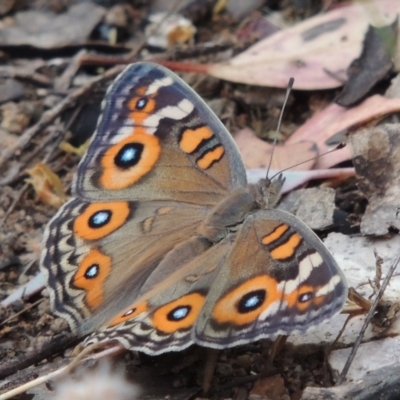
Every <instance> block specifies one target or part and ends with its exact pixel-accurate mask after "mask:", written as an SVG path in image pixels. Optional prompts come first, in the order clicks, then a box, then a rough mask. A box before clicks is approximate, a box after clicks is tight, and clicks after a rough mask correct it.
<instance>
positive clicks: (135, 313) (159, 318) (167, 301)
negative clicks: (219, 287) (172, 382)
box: [84, 238, 231, 355]
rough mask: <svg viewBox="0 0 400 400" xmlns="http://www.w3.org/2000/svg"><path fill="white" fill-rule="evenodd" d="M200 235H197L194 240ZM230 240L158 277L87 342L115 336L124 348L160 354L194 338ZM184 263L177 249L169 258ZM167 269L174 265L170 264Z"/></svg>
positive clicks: (184, 346) (175, 349)
mask: <svg viewBox="0 0 400 400" xmlns="http://www.w3.org/2000/svg"><path fill="white" fill-rule="evenodd" d="M198 240H200V239H199V238H195V239H193V240H192V241H194V242H196V241H198ZM230 246H231V243H230V241H228V240H224V241H222V242H220V243H217V244H215V245H214V246H212V247H210V248H209V249H207V250H206V251H204V252H203V253H202V254H200V255H198V256H197V257H194V258H193V260H192V261H190V262H188V263H186V264H184V265H181V267H180V268H179V269H178V270H176V271H175V272H173V273H171V274H170V275H169V276H167V277H166V278H165V279H164V280H163V281H160V282H158V284H156V285H155V286H153V287H152V288H151V289H149V290H145V291H144V293H143V295H142V296H140V297H139V298H138V299H136V300H135V301H134V302H133V303H132V304H131V305H130V306H128V307H127V308H125V309H124V310H122V311H121V312H119V313H118V314H116V315H115V316H114V318H112V319H111V320H110V321H108V323H107V324H105V325H104V326H103V327H102V329H99V330H98V331H96V332H95V333H93V334H92V335H91V336H90V337H89V338H88V339H87V340H86V341H85V343H84V345H89V344H92V343H96V342H103V341H112V340H116V341H118V342H120V343H121V344H122V345H123V346H124V347H125V348H127V349H130V350H136V351H141V352H144V353H147V354H149V355H158V354H162V353H165V352H170V351H178V350H183V349H185V348H186V347H188V346H190V345H191V344H193V328H194V326H195V323H196V320H197V318H198V315H199V314H200V312H201V309H202V307H203V305H204V303H205V301H206V298H207V293H208V290H209V288H210V287H211V286H212V284H213V281H214V279H215V277H216V275H217V274H218V271H219V270H220V268H221V266H222V265H223V264H224V263H225V259H226V256H227V254H228V253H229V249H230ZM165 261H166V263H167V264H172V265H176V264H178V265H179V264H181V263H182V258H181V257H180V255H179V253H175V254H172V256H171V257H170V258H169V259H168V260H165ZM166 267H167V268H166V269H169V270H171V269H173V268H172V267H171V265H169V268H168V265H166Z"/></svg>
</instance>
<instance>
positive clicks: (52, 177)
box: [25, 163, 67, 208]
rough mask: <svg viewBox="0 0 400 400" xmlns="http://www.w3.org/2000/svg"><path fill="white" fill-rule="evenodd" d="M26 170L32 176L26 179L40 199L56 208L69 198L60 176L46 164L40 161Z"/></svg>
mask: <svg viewBox="0 0 400 400" xmlns="http://www.w3.org/2000/svg"><path fill="white" fill-rule="evenodd" d="M26 172H27V173H28V174H29V175H30V178H28V179H26V180H25V181H26V182H27V183H30V184H31V185H32V186H33V188H34V189H35V192H36V195H37V197H38V199H40V200H41V201H43V202H44V203H46V204H49V205H50V206H52V207H55V208H59V207H61V205H62V204H63V203H64V202H65V201H66V200H67V196H66V194H65V192H64V189H63V186H62V183H61V181H60V178H59V177H58V176H57V175H56V174H55V173H54V172H53V171H52V170H51V169H50V168H49V167H47V166H46V165H45V164H43V163H38V164H36V166H35V167H33V168H32V169H28V170H27V171H26Z"/></svg>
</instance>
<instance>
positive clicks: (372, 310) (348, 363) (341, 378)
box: [335, 253, 400, 386]
mask: <svg viewBox="0 0 400 400" xmlns="http://www.w3.org/2000/svg"><path fill="white" fill-rule="evenodd" d="M399 261H400V253H399V254H398V255H397V257H396V259H395V261H394V263H393V265H392V266H391V267H390V269H389V272H388V274H387V275H386V278H385V280H384V281H383V283H382V286H381V288H380V290H379V293H378V294H377V296H376V299H375V301H374V303H373V304H372V306H371V308H370V309H369V311H368V314H367V316H366V318H365V321H364V324H363V326H362V328H361V331H360V333H359V335H358V337H357V340H356V341H355V343H354V346H353V348H352V349H351V352H350V355H349V357H348V359H347V361H346V364H345V365H344V367H343V370H342V372H341V373H340V375H339V378H338V380H337V382H336V385H335V386H338V385H340V384H342V383H343V381H344V379H345V377H346V375H347V372H349V369H350V366H351V364H352V362H353V360H354V357H355V356H356V354H357V351H358V348H359V347H360V344H361V340H362V338H363V337H364V333H365V331H366V329H367V326H368V324H369V323H370V322H371V319H372V317H373V315H374V313H375V310H376V307H377V306H378V304H379V301H380V300H381V298H382V296H383V293H384V292H385V290H386V286H387V285H388V284H389V281H390V278H391V277H392V275H393V273H394V271H395V269H396V267H397V264H398V263H399Z"/></svg>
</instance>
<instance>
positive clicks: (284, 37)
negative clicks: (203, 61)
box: [207, 0, 400, 90]
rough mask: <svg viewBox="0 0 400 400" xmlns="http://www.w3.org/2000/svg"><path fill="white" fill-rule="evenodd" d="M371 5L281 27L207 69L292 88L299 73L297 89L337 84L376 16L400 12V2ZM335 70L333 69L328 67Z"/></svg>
mask: <svg viewBox="0 0 400 400" xmlns="http://www.w3.org/2000/svg"><path fill="white" fill-rule="evenodd" d="M370 3H372V4H369V6H368V7H367V6H365V5H364V3H361V2H356V3H354V4H352V5H350V6H346V7H342V8H339V9H335V10H334V11H330V12H328V13H326V14H322V15H317V16H315V17H313V18H309V19H307V20H305V21H303V22H301V23H299V24H298V25H296V26H294V27H292V28H289V29H285V30H283V31H280V32H277V33H275V34H274V35H272V36H269V37H267V38H266V39H263V40H262V41H260V42H258V43H256V44H255V45H254V46H252V47H250V48H249V49H247V50H246V51H244V52H243V53H241V54H239V55H237V56H236V57H234V58H233V59H232V60H230V61H229V62H226V63H220V64H215V65H212V66H209V67H208V68H207V72H208V73H209V74H210V75H212V76H215V77H217V78H221V79H225V80H228V81H232V82H240V83H247V84H250V85H260V86H274V87H281V88H286V87H287V84H288V81H289V78H290V77H294V78H295V84H294V88H295V89H303V90H314V89H327V88H335V87H338V86H341V85H342V82H341V81H340V80H338V79H336V78H334V77H333V76H335V75H336V76H341V77H342V78H345V71H346V70H347V68H348V66H349V65H350V63H351V62H352V61H353V60H354V59H355V58H356V57H358V56H359V55H360V53H361V49H362V42H363V40H364V36H365V34H366V32H367V30H368V25H369V24H370V23H371V19H372V18H374V17H376V16H377V15H378V16H380V17H381V21H379V22H380V23H383V24H384V23H392V22H393V20H394V19H395V16H396V15H397V13H399V12H400V2H399V1H393V0H375V1H374V2H372V1H371V2H370ZM327 71H328V72H329V73H328V72H327Z"/></svg>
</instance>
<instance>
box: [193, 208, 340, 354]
mask: <svg viewBox="0 0 400 400" xmlns="http://www.w3.org/2000/svg"><path fill="white" fill-rule="evenodd" d="M346 297H347V288H346V283H345V279H344V277H343V274H342V273H341V271H340V269H339V267H338V265H337V264H336V262H335V260H334V259H333V257H332V256H331V255H330V253H329V252H328V250H327V249H326V248H325V246H324V245H323V244H322V243H321V241H320V240H319V238H318V237H317V236H316V235H315V234H314V233H313V232H312V231H311V230H310V228H308V227H307V226H306V225H305V224H304V223H303V222H301V221H300V220H299V219H297V218H295V217H294V216H293V215H291V214H288V213H286V212H284V211H280V210H264V211H259V212H257V213H255V214H253V215H251V216H249V217H248V218H247V219H246V220H245V223H244V224H243V226H242V228H241V229H240V231H239V232H238V234H237V237H236V239H235V243H234V244H233V247H232V250H231V252H230V254H229V256H228V257H227V259H226V264H225V265H224V266H223V267H222V268H221V270H220V272H219V274H218V276H217V277H216V278H215V281H214V283H213V285H212V287H211V289H210V291H209V293H208V296H207V300H206V302H205V304H204V307H203V309H202V311H201V313H200V314H199V318H198V321H197V323H196V326H195V330H194V341H195V342H196V343H198V344H200V345H203V346H207V347H213V348H225V347H232V346H235V345H239V344H243V343H248V342H252V341H254V340H257V339H261V338H267V337H271V336H276V335H278V334H284V335H289V334H292V333H295V332H304V331H306V330H307V329H308V328H310V327H311V326H315V325H316V324H319V323H321V322H323V321H325V320H327V319H329V318H331V317H332V316H333V315H334V314H336V313H338V312H339V311H340V310H341V308H342V305H343V303H344V301H345V299H346Z"/></svg>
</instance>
